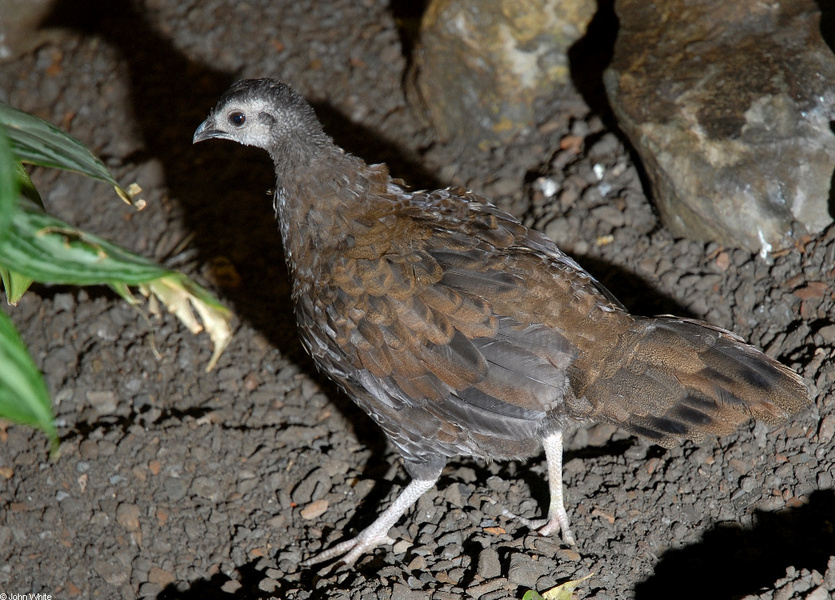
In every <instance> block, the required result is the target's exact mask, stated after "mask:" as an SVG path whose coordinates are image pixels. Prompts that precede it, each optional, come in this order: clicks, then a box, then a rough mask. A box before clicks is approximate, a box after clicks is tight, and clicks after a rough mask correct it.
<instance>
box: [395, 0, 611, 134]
mask: <svg viewBox="0 0 835 600" xmlns="http://www.w3.org/2000/svg"><path fill="white" fill-rule="evenodd" d="M595 10H596V7H595V3H594V2H590V1H588V0H517V1H515V2H495V1H494V2H484V1H483V0H433V1H432V2H430V3H429V7H428V8H427V10H426V12H425V14H424V17H423V22H422V24H421V31H420V43H419V45H418V47H417V48H416V49H415V51H414V53H413V62H412V70H411V71H410V74H409V76H408V79H407V91H408V97H409V101H410V103H411V104H412V105H413V106H414V107H415V108H416V109H417V112H418V113H422V114H425V115H426V117H427V118H428V120H429V122H430V123H431V124H432V125H433V126H434V128H435V131H436V133H437V134H438V136H439V137H440V138H441V139H444V140H448V139H451V138H455V139H461V140H463V141H464V142H466V143H469V144H472V145H476V146H479V147H481V148H482V149H485V148H489V147H491V146H493V145H497V144H499V143H501V142H505V141H507V140H509V139H511V138H512V137H513V136H514V135H516V133H518V132H519V131H520V130H521V129H522V128H524V127H525V126H527V125H528V124H530V122H531V121H532V117H533V105H534V101H535V100H536V99H537V98H542V97H552V96H553V93H554V88H555V87H558V86H561V85H565V84H567V83H568V82H569V71H568V58H567V55H566V52H567V50H568V48H569V47H570V46H571V45H572V44H573V43H574V42H575V41H577V40H578V39H579V38H580V37H582V36H583V35H584V34H585V31H586V27H587V25H588V23H589V21H591V19H592V17H593V16H594V13H595Z"/></svg>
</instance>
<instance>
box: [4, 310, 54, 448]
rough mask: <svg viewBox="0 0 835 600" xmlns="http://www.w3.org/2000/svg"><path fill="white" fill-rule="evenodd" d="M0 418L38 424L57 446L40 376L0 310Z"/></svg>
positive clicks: (24, 423)
mask: <svg viewBox="0 0 835 600" xmlns="http://www.w3.org/2000/svg"><path fill="white" fill-rule="evenodd" d="M0 417H2V418H4V419H8V420H10V421H14V422H16V423H20V424H22V425H31V426H33V427H37V428H38V429H40V430H42V431H43V432H44V433H46V434H47V435H48V436H49V439H50V441H51V442H52V447H53V449H57V446H58V433H57V432H56V430H55V424H54V423H53V421H52V405H51V404H50V401H49V393H48V392H47V389H46V384H45V383H44V380H43V376H42V375H41V372H40V371H39V370H38V368H37V367H36V366H35V363H34V362H32V357H31V356H29V352H28V351H27V350H26V346H24V345H23V342H21V341H20V336H19V335H18V334H17V330H16V329H15V327H14V325H13V324H12V322H11V321H10V320H9V318H8V317H7V316H6V315H5V314H4V313H3V312H0Z"/></svg>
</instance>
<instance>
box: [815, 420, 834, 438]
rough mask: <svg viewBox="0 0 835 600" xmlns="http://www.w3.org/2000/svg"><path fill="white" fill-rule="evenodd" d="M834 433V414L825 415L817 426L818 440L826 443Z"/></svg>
mask: <svg viewBox="0 0 835 600" xmlns="http://www.w3.org/2000/svg"><path fill="white" fill-rule="evenodd" d="M833 435H835V415H827V416H825V417H824V418H823V420H821V424H820V427H818V441H819V442H820V443H821V444H823V445H827V444H829V442H830V441H832V437H833Z"/></svg>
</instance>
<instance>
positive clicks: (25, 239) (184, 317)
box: [0, 199, 232, 370]
mask: <svg viewBox="0 0 835 600" xmlns="http://www.w3.org/2000/svg"><path fill="white" fill-rule="evenodd" d="M0 265H2V266H3V267H5V268H6V269H8V270H11V271H14V272H16V273H18V274H21V275H22V276H24V277H30V278H32V279H34V280H35V281H39V282H41V283H59V284H72V285H99V284H102V285H109V286H110V287H112V288H113V289H114V290H115V291H116V292H117V293H118V294H119V295H121V296H122V297H123V298H125V300H127V301H128V302H130V303H131V304H134V305H135V304H136V303H137V302H136V299H135V298H134V297H133V295H132V294H131V293H130V291H129V290H128V289H127V286H129V285H135V286H139V288H140V291H142V293H143V294H145V295H146V296H152V297H154V298H156V299H158V300H159V301H161V302H162V303H163V304H165V306H166V307H167V308H168V310H169V311H170V312H172V313H173V314H174V315H176V316H177V318H178V319H180V321H182V322H183V323H184V324H185V325H186V326H187V327H188V328H189V329H190V330H191V331H192V332H193V333H199V332H200V331H203V330H204V329H205V331H206V333H208V334H209V337H210V338H211V339H212V342H213V343H214V346H215V348H214V353H213V355H212V358H211V360H210V361H209V365H208V367H207V370H210V369H211V368H212V367H214V365H215V363H216V362H217V359H218V358H219V356H220V354H221V353H222V352H223V350H224V348H226V346H227V344H228V343H229V340H230V339H231V337H232V328H231V325H230V323H231V321H232V315H231V313H230V312H229V310H228V309H227V308H226V307H224V306H223V305H222V304H220V302H218V301H217V300H216V299H215V298H214V297H213V296H212V295H211V294H210V293H209V292H208V291H207V290H206V289H205V288H203V287H201V286H199V285H198V284H197V283H195V282H194V281H192V280H191V279H189V278H188V277H186V276H185V275H183V274H182V273H178V272H177V271H171V270H169V269H165V268H163V267H161V266H160V265H158V264H156V263H155V262H153V261H151V260H149V259H147V258H144V257H142V256H139V255H138V254H134V253H133V252H130V251H129V250H125V249H124V248H122V247H121V246H117V245H116V244H112V243H110V242H108V241H107V240H104V239H102V238H100V237H98V236H95V235H92V234H90V233H86V232H84V231H82V230H80V229H76V228H74V227H72V226H70V225H68V224H67V223H65V222H64V221H61V220H60V219H57V218H56V217H52V216H50V215H47V214H46V213H44V212H43V211H41V210H40V208H39V207H37V206H35V205H33V204H32V203H31V202H30V201H29V200H26V199H23V200H21V203H20V205H19V206H18V207H17V210H16V211H15V213H14V214H13V216H12V223H11V227H9V230H8V232H7V235H6V239H5V240H3V243H2V244H0ZM192 307H193V308H194V310H195V311H197V314H198V315H199V316H200V320H201V321H202V325H201V324H200V323H199V322H198V321H197V318H196V317H195V316H194V313H193V312H192Z"/></svg>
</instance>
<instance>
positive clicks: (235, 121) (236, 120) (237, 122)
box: [229, 112, 246, 127]
mask: <svg viewBox="0 0 835 600" xmlns="http://www.w3.org/2000/svg"><path fill="white" fill-rule="evenodd" d="M229 122H230V123H232V125H234V126H235V127H240V126H241V125H243V124H244V123H246V115H245V114H244V113H242V112H233V113H232V114H230V115H229Z"/></svg>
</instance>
